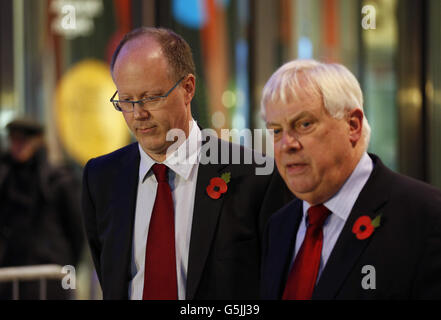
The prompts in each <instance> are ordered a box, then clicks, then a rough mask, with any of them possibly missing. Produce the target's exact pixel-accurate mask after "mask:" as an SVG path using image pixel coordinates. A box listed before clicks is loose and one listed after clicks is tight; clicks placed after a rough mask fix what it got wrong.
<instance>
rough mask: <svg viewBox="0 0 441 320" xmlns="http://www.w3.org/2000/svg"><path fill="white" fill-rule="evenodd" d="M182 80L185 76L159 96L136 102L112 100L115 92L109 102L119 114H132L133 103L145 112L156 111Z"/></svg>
mask: <svg viewBox="0 0 441 320" xmlns="http://www.w3.org/2000/svg"><path fill="white" fill-rule="evenodd" d="M184 78H185V76H184V77H182V78H181V79H179V80H178V82H176V83H175V85H174V86H173V87H172V88H171V89H170V90H168V91H167V92H166V93H165V94H163V95H161V96H151V97H147V98H144V99H141V100H138V101H130V100H115V99H114V98H115V96H116V94H117V93H118V90H117V91H115V93H114V94H113V96H112V98H110V102H112V104H113V106H114V107H115V109H116V110H118V111H121V112H133V110H135V103H138V104H139V106H140V107H141V108H142V109H144V110H147V111H152V110H157V109H158V108H159V107H160V106H161V104H162V101H164V99H165V98H167V97H168V96H169V94H170V93H171V92H172V91H173V90H174V89H175V88H176V87H177V86H178V85H179V84H180V83H181V81H182V80H184Z"/></svg>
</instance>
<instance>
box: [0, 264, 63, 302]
mask: <svg viewBox="0 0 441 320" xmlns="http://www.w3.org/2000/svg"><path fill="white" fill-rule="evenodd" d="M64 276H65V274H64V273H62V266H60V265H56V264H45V265H35V266H25V267H10V268H0V282H12V299H13V300H18V297H19V286H18V283H19V282H20V281H26V280H27V281H29V280H40V300H46V280H48V279H52V280H57V279H62V278H63V277H64Z"/></svg>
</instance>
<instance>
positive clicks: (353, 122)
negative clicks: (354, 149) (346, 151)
mask: <svg viewBox="0 0 441 320" xmlns="http://www.w3.org/2000/svg"><path fill="white" fill-rule="evenodd" d="M363 118H364V114H363V111H362V110H361V109H358V108H356V109H353V110H350V111H349V114H348V124H349V140H350V141H351V143H352V144H353V145H355V144H356V143H357V142H358V141H359V140H360V138H361V136H362V132H363Z"/></svg>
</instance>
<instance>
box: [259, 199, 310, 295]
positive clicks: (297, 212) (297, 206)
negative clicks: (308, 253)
mask: <svg viewBox="0 0 441 320" xmlns="http://www.w3.org/2000/svg"><path fill="white" fill-rule="evenodd" d="M283 216H284V217H282V216H281V217H280V219H278V222H276V223H277V226H272V230H273V231H272V232H273V234H272V235H271V236H270V241H272V242H273V244H272V246H273V247H275V248H277V251H276V252H274V255H273V256H271V257H267V259H268V260H270V261H271V268H272V269H271V270H270V271H269V274H271V275H280V276H279V277H277V278H274V279H273V281H272V282H271V283H270V284H269V285H270V289H269V292H270V296H271V297H278V298H280V297H281V296H282V294H283V290H284V289H285V284H286V282H287V280H288V276H289V272H290V266H291V261H292V258H293V255H294V250H295V247H296V235H297V230H298V229H299V226H300V222H301V221H302V217H303V202H302V201H301V200H295V201H293V202H291V203H290V204H289V205H288V206H287V207H286V209H284V213H283ZM270 278H272V277H270Z"/></svg>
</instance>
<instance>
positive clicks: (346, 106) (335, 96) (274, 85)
mask: <svg viewBox="0 0 441 320" xmlns="http://www.w3.org/2000/svg"><path fill="white" fill-rule="evenodd" d="M305 91H306V92H307V93H310V94H313V95H317V96H321V97H322V99H323V105H324V107H325V109H326V110H327V111H328V112H329V114H330V115H331V116H332V117H334V118H336V119H342V118H343V117H344V115H345V114H346V112H347V111H349V110H353V109H356V108H358V109H361V110H363V93H362V92H361V88H360V84H359V83H358V81H357V79H356V78H355V76H354V75H353V74H352V73H351V72H350V71H349V70H348V69H347V68H346V67H345V66H343V65H341V64H337V63H321V62H318V61H315V60H293V61H290V62H287V63H285V64H284V65H282V66H281V67H280V68H279V69H278V70H277V71H276V72H275V73H274V74H273V75H272V76H271V77H270V79H269V80H268V82H267V83H266V84H265V87H264V88H263V93H262V100H261V113H262V116H263V117H264V118H265V106H266V104H267V103H268V102H273V103H274V102H277V101H280V102H281V103H284V104H286V103H288V101H289V100H290V99H294V101H295V100H296V99H297V98H298V96H299V93H300V92H305ZM370 133H371V128H370V126H369V123H368V121H367V119H366V115H365V116H364V117H363V139H364V142H365V147H366V148H367V146H368V145H369V138H370Z"/></svg>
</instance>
